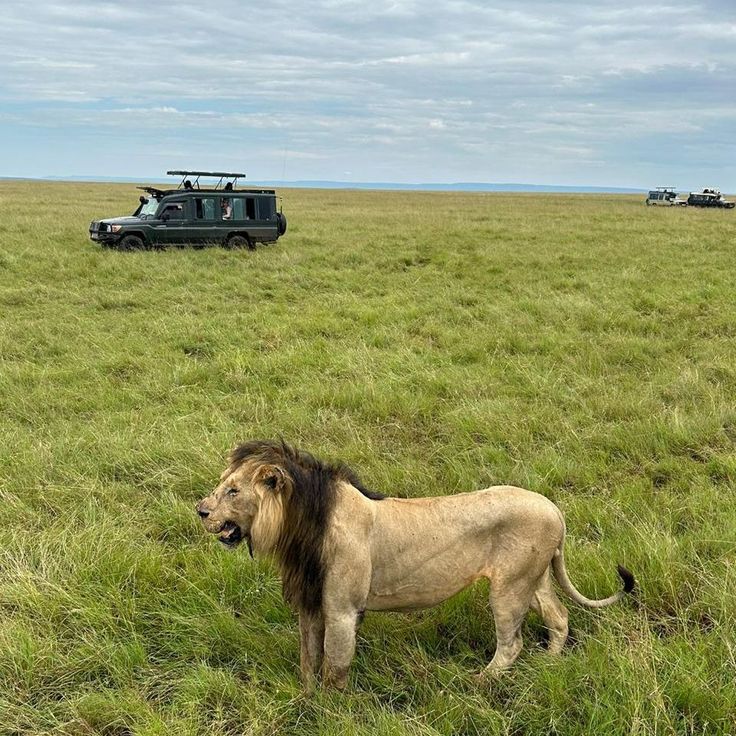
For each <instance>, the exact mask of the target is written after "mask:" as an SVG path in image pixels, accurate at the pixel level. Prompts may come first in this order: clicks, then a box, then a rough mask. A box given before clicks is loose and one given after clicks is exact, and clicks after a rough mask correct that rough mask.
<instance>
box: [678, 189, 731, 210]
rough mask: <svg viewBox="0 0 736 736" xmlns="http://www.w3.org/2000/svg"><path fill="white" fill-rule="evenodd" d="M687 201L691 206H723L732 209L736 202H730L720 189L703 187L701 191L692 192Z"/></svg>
mask: <svg viewBox="0 0 736 736" xmlns="http://www.w3.org/2000/svg"><path fill="white" fill-rule="evenodd" d="M687 203H688V204H689V205H690V206H691V207H721V208H722V209H727V210H732V209H733V208H734V207H736V202H729V201H728V200H727V199H725V198H724V197H723V195H722V194H721V192H720V191H719V190H718V189H703V190H701V191H700V192H690V196H689V197H688V198H687Z"/></svg>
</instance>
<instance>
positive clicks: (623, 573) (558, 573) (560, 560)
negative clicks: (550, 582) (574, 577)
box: [551, 538, 636, 608]
mask: <svg viewBox="0 0 736 736" xmlns="http://www.w3.org/2000/svg"><path fill="white" fill-rule="evenodd" d="M564 541H565V540H564V538H563V540H562V542H560V546H559V547H558V548H557V549H556V550H555V555H554V557H553V558H552V563H551V564H552V570H553V571H554V574H555V580H557V582H558V583H559V584H560V587H561V588H562V590H564V591H565V593H567V594H568V595H569V596H570V598H572V599H573V600H574V601H575V602H576V603H579V604H580V605H581V606H588V607H589V608H603V607H604V606H610V605H611V604H612V603H617V602H618V601H620V600H621V599H622V598H623V597H624V596H626V594H627V593H631V591H632V590H634V588H635V587H636V580H634V576H633V575H632V574H631V573H630V572H629V571H628V570H627V569H626V568H625V567H623V566H622V565H619V566H618V574H619V575H620V577H621V580H623V581H624V588H623V590H619V591H618V593H614V594H613V595H611V596H609V597H608V598H602V599H600V600H592V599H591V598H586V597H585V596H584V595H583V594H582V593H580V592H579V591H578V590H577V588H576V587H575V586H574V585H573V584H572V581H571V580H570V578H569V577H568V576H567V569H566V568H565V556H564V554H563V552H562V545H563V544H564Z"/></svg>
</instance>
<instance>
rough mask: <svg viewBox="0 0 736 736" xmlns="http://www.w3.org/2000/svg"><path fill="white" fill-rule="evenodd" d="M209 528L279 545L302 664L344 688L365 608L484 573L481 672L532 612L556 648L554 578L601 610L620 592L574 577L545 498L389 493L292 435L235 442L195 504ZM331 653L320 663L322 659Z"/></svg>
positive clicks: (507, 648)
mask: <svg viewBox="0 0 736 736" xmlns="http://www.w3.org/2000/svg"><path fill="white" fill-rule="evenodd" d="M197 512H198V513H199V515H200V517H201V518H202V522H203V524H204V526H205V529H207V531H208V532H211V533H212V534H218V535H219V539H220V541H221V542H222V543H223V544H224V545H226V546H228V547H235V546H237V545H238V544H239V543H240V542H241V541H242V540H246V543H247V545H248V549H249V550H250V552H251V555H252V554H253V552H256V553H257V554H271V555H273V556H274V557H275V559H276V562H277V563H278V566H279V568H280V571H281V577H282V583H283V592H284V598H285V599H286V601H287V602H288V603H289V604H290V605H291V606H292V607H293V608H294V609H295V610H296V611H297V612H298V614H299V630H300V633H301V674H302V680H303V682H304V686H305V687H306V689H307V690H308V691H309V690H311V689H312V688H313V686H314V682H315V676H316V674H317V673H318V672H319V671H320V668H321V669H322V676H323V681H324V683H325V684H326V685H332V686H335V687H338V688H343V687H345V685H346V683H347V677H348V668H349V667H350V662H351V660H352V658H353V654H354V651H355V633H356V628H357V626H358V624H359V623H360V621H361V620H362V617H363V614H364V612H365V611H367V610H370V611H410V610H412V609H418V608H426V607H428V606H434V605H436V604H438V603H440V602H442V601H444V600H445V599H447V598H449V597H450V596H452V595H454V594H455V593H457V592H459V591H460V590H462V589H463V588H465V587H467V586H468V585H470V584H471V583H473V582H474V581H476V580H478V579H479V578H483V577H484V578H487V579H488V581H489V583H490V602H491V608H492V610H493V618H494V620H495V624H496V640H497V641H496V652H495V655H494V657H493V660H492V661H491V662H490V664H489V665H488V666H487V667H486V669H485V670H484V672H494V671H498V670H501V669H504V668H506V667H509V666H510V665H511V664H512V663H513V662H514V660H515V659H516V657H517V656H518V655H519V651H520V650H521V647H522V641H521V634H520V628H521V623H522V620H523V619H524V616H525V615H526V613H527V612H528V610H529V608H530V607H531V608H533V609H534V610H535V611H536V612H537V613H538V614H539V615H540V616H541V617H542V619H543V621H544V624H545V626H546V627H547V628H548V629H549V634H550V639H549V651H550V652H551V653H553V654H557V653H559V652H560V651H561V650H562V647H563V645H564V643H565V640H566V638H567V632H568V629H567V610H566V609H565V607H564V606H563V605H562V604H561V603H560V601H559V600H558V598H557V596H556V595H555V592H554V589H553V588H552V581H551V575H550V572H552V574H554V577H555V579H556V580H557V582H558V583H559V585H560V587H561V588H562V590H564V591H565V593H567V595H568V596H570V597H571V598H572V599H573V600H574V601H575V602H576V603H579V604H582V605H585V606H591V607H595V608H599V607H602V606H608V605H610V604H611V603H615V602H616V601H619V600H621V598H622V597H623V596H624V594H625V593H628V592H631V591H632V590H633V588H634V577H633V576H632V574H631V573H630V572H629V571H628V570H626V569H625V568H623V567H620V566H619V568H618V572H619V575H620V576H621V578H622V579H623V582H624V589H623V591H619V592H618V593H616V594H614V595H612V596H610V597H609V598H604V599H603V600H590V599H588V598H585V597H584V596H583V595H581V594H580V593H579V592H578V591H577V590H576V589H575V587H574V586H573V584H572V583H571V582H570V579H569V578H568V576H567V572H566V570H565V562H564V558H563V554H562V547H563V543H564V540H565V522H564V520H563V518H562V514H561V512H560V511H559V509H558V508H557V507H556V506H555V505H554V504H553V503H552V502H551V501H550V500H549V499H547V498H545V497H544V496H541V495H539V494H537V493H533V492H531V491H526V490H524V489H522V488H514V487H512V486H494V487H493V488H487V489H485V490H482V491H475V492H473V493H460V494H457V495H454V496H440V497H432V498H416V499H409V498H386V497H384V496H382V495H380V494H377V493H372V492H370V491H368V490H366V489H365V488H363V486H362V485H361V484H360V482H359V481H358V479H357V477H356V476H355V474H354V473H353V472H352V471H351V470H350V469H349V468H347V467H346V466H344V465H340V464H337V465H331V464H325V463H322V462H320V461H319V460H317V459H315V458H314V457H312V456H311V455H310V454H308V453H306V452H302V451H300V450H297V449H295V448H292V447H290V446H289V445H287V444H286V443H284V442H280V443H277V442H268V441H265V442H264V441H253V442H247V443H245V444H243V445H240V446H239V447H237V448H235V450H233V451H232V453H231V454H230V458H229V466H228V468H227V469H226V470H225V472H224V473H223V474H222V476H221V479H220V484H219V485H218V486H217V488H215V490H214V491H212V493H210V495H209V496H207V497H206V498H205V499H203V500H202V501H201V502H200V503H199V504H198V506H197ZM323 660H324V663H323Z"/></svg>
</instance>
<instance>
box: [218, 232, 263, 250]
mask: <svg viewBox="0 0 736 736" xmlns="http://www.w3.org/2000/svg"><path fill="white" fill-rule="evenodd" d="M225 247H226V248H247V249H248V250H255V249H256V246H255V244H254V243H253V241H252V240H251V239H250V238H249V237H247V236H245V235H231V236H230V237H229V238H228V239H227V241H226V243H225Z"/></svg>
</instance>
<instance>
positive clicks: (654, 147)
mask: <svg viewBox="0 0 736 736" xmlns="http://www.w3.org/2000/svg"><path fill="white" fill-rule="evenodd" d="M179 168H190V169H208V170H213V169H219V170H225V171H244V172H246V173H247V175H248V179H249V180H251V181H254V182H257V181H266V180H290V181H295V180H337V181H346V182H404V183H417V182H519V183H531V184H549V185H553V184H558V185H583V186H611V187H614V186H617V187H641V188H648V187H654V186H659V185H663V186H664V185H672V186H675V187H678V188H680V189H681V190H689V189H699V188H701V187H705V186H708V187H710V186H713V187H719V188H720V189H722V190H723V191H729V192H736V0H690V1H687V2H681V1H679V0H678V1H675V0H671V1H670V2H657V1H656V0H653V1H652V2H640V1H639V0H617V2H615V3H611V2H593V1H591V0H587V2H578V0H565V2H556V1H555V0H547V1H542V0H515V2H498V1H497V0H487V1H486V2H475V1H473V0H438V1H436V2H431V1H430V0H311V1H310V2H308V3H306V2H285V1H284V0H267V1H266V2H260V3H254V2H249V1H245V0H243V1H235V0H208V1H207V2H204V1H201V2H193V1H191V0H177V1H176V2H171V3H167V2H164V3H161V2H150V1H148V2H139V0H126V1H125V2H97V1H94V2H93V1H91V0H89V1H88V0H75V1H70V2H62V1H61V0H57V1H49V0H35V2H33V3H32V4H31V3H28V2H26V1H24V2H22V3H21V2H18V1H17V0H3V2H2V3H1V4H0V176H24V177H45V176H74V175H76V176H119V177H131V178H140V179H146V178H153V177H156V178H160V177H161V176H162V175H164V174H165V172H166V170H167V169H179Z"/></svg>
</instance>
